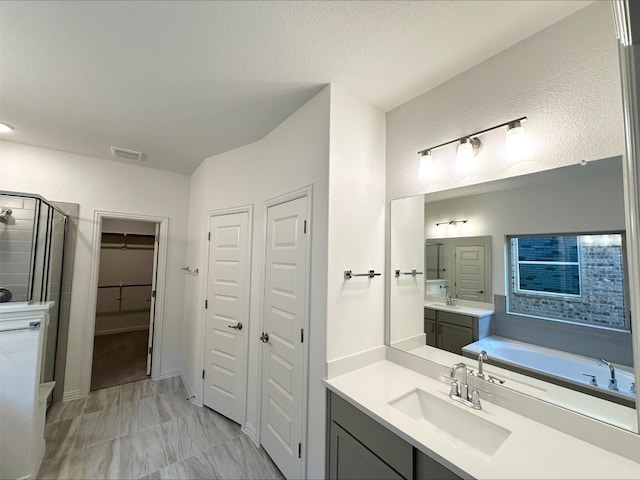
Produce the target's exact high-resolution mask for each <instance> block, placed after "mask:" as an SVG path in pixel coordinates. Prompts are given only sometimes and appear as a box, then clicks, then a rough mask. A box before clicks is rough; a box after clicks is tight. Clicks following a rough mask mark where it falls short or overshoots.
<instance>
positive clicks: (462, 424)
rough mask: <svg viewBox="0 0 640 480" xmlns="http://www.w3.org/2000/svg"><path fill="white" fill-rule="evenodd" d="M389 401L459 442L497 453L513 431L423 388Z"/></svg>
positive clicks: (457, 444) (473, 448) (480, 450)
mask: <svg viewBox="0 0 640 480" xmlns="http://www.w3.org/2000/svg"><path fill="white" fill-rule="evenodd" d="M389 405H391V406H392V407H394V408H396V409H397V410H399V411H400V412H402V413H404V414H405V415H408V416H409V417H411V418H412V419H414V420H416V421H418V422H425V423H427V424H429V425H430V426H432V427H433V428H435V429H437V430H438V431H439V432H440V433H442V434H443V435H444V436H446V437H448V439H449V441H451V442H452V443H453V444H454V445H455V446H459V447H461V448H466V449H469V450H474V451H477V452H479V453H482V454H484V455H489V456H491V455H493V454H494V453H495V452H496V451H497V450H498V448H500V446H501V445H502V444H503V443H504V442H505V440H506V439H507V438H508V437H509V435H511V431H510V430H507V429H506V428H503V427H501V426H499V425H496V424H495V423H493V422H490V421H488V420H485V419H484V418H482V417H481V416H480V415H481V414H474V413H472V412H471V411H467V410H465V408H468V407H464V406H460V405H456V404H453V403H451V401H450V400H449V399H448V398H447V397H445V398H439V397H436V396H434V395H432V394H430V393H427V392H425V391H424V390H421V389H419V388H416V389H414V390H411V391H410V392H408V393H406V394H404V395H403V396H401V397H399V398H396V399H395V400H392V401H390V402H389Z"/></svg>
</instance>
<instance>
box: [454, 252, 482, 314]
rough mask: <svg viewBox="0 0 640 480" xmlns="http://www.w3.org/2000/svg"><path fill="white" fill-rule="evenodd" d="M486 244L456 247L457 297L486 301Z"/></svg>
mask: <svg viewBox="0 0 640 480" xmlns="http://www.w3.org/2000/svg"><path fill="white" fill-rule="evenodd" d="M484 279H485V276H484V246H482V245H470V246H462V247H460V246H458V247H456V297H457V298H461V299H463V300H474V301H476V302H486V301H487V300H486V291H487V289H486V288H485V284H484Z"/></svg>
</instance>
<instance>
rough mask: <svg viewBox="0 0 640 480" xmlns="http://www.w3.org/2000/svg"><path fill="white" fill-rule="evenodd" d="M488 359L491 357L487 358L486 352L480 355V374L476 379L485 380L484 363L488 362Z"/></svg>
mask: <svg viewBox="0 0 640 480" xmlns="http://www.w3.org/2000/svg"><path fill="white" fill-rule="evenodd" d="M488 358H489V357H488V356H487V351H486V350H482V351H481V352H480V353H479V354H478V373H477V374H476V377H478V378H482V379H483V380H484V362H485V361H486V360H488Z"/></svg>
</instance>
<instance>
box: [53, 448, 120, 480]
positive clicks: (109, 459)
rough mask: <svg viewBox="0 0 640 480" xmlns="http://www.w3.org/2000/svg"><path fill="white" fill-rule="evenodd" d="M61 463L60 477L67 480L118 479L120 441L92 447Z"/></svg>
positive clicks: (68, 457)
mask: <svg viewBox="0 0 640 480" xmlns="http://www.w3.org/2000/svg"><path fill="white" fill-rule="evenodd" d="M65 458H66V461H65V462H63V463H62V466H61V469H60V476H61V477H62V478H68V479H78V480H84V479H86V480H89V479H118V478H120V439H115V440H110V441H108V442H104V443H100V444H98V445H94V446H92V447H90V448H88V449H86V450H83V451H79V452H78V451H77V452H75V453H73V454H72V455H68V456H67V457H65Z"/></svg>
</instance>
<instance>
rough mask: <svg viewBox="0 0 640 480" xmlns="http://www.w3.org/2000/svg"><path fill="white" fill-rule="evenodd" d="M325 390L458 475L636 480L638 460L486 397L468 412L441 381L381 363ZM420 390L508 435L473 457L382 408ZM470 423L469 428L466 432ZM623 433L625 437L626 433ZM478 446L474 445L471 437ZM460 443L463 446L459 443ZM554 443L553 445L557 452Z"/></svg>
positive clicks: (396, 412)
mask: <svg viewBox="0 0 640 480" xmlns="http://www.w3.org/2000/svg"><path fill="white" fill-rule="evenodd" d="M324 384H325V385H326V387H327V388H328V389H329V390H331V391H333V392H334V393H336V394H337V395H339V396H340V397H342V398H343V399H344V400H346V401H347V402H349V403H350V404H352V405H353V406H354V407H356V408H358V409H359V410H360V411H362V412H363V413H365V414H366V415H368V416H369V417H371V418H373V419H374V420H376V421H377V422H379V423H380V424H382V425H383V426H384V427H386V428H387V429H389V430H390V431H392V432H393V433H395V434H396V435H398V436H399V437H400V438H402V439H403V440H405V441H407V442H409V443H410V444H411V445H413V446H414V447H415V448H417V449H418V450H420V451H422V452H423V453H425V454H426V455H428V456H430V457H432V458H433V459H435V460H436V461H438V462H440V463H441V464H443V465H444V466H445V467H447V468H449V469H450V470H452V471H453V472H455V473H457V474H458V475H460V476H462V477H463V478H468V477H474V478H491V479H498V478H509V479H515V478H526V479H530V478H554V479H556V478H581V479H584V478H636V479H637V478H639V477H640V463H638V462H636V461H633V460H631V459H629V458H626V457H623V456H621V455H618V454H616V453H613V452H611V451H608V450H605V449H603V448H600V447H598V446H596V445H593V444H591V443H588V442H586V441H584V440H581V439H579V438H577V437H574V436H571V435H568V434H567V433H563V432H561V431H559V430H556V429H554V428H551V427H549V426H547V425H544V424H542V423H539V422H536V421H535V420H532V419H530V418H528V417H525V416H522V415H520V414H518V413H515V412H513V411H511V410H507V409H505V408H503V407H500V406H498V405H496V404H494V403H491V402H490V401H488V400H487V398H488V396H487V395H486V394H484V397H483V394H482V392H481V397H483V399H482V405H483V408H482V410H473V409H471V408H469V407H466V406H463V405H460V404H458V403H457V402H454V401H453V400H450V399H449V398H448V393H449V383H448V382H446V381H438V380H435V379H434V378H431V377H429V376H426V375H422V374H420V373H418V372H416V371H414V370H411V369H410V368H406V367H403V366H401V365H399V364H397V363H394V362H391V361H389V360H383V361H379V362H375V363H372V364H370V365H367V366H365V367H362V368H359V369H357V370H353V371H351V372H348V373H345V374H343V375H339V376H336V377H334V378H331V379H329V380H325V381H324ZM415 389H420V390H423V391H425V392H427V393H429V394H431V395H433V396H435V397H437V398H439V399H442V400H443V401H445V402H450V403H451V404H452V406H453V407H455V408H461V409H465V410H466V411H467V412H468V413H470V414H471V415H474V416H477V417H479V418H482V419H484V420H487V421H489V422H491V423H493V424H495V425H497V426H499V427H502V428H504V429H506V430H508V431H510V432H511V433H510V434H509V436H508V437H507V439H506V440H505V441H504V443H502V445H501V446H500V447H499V448H498V449H497V450H496V451H495V453H493V454H492V455H486V454H482V453H479V452H478V451H476V450H475V449H474V448H473V447H470V446H468V443H470V442H471V443H473V441H472V440H471V438H472V437H471V435H470V436H469V438H465V439H464V442H463V441H459V440H461V439H456V438H449V441H443V438H445V437H446V435H445V436H443V435H442V434H441V432H439V431H438V430H437V429H435V430H434V427H433V426H432V425H430V424H427V423H426V422H424V421H420V420H416V419H414V418H412V417H410V416H409V415H407V414H405V413H403V412H401V411H399V410H398V409H397V408H396V407H394V406H392V405H390V402H392V401H394V400H396V399H398V398H399V397H401V396H403V395H405V394H407V393H409V392H411V391H412V390H415ZM473 429H474V427H473V425H470V426H469V431H470V432H471V431H473ZM629 435H632V434H631V433H629ZM478 441H481V439H480V440H478ZM465 442H466V443H465ZM559 446H561V448H559Z"/></svg>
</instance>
